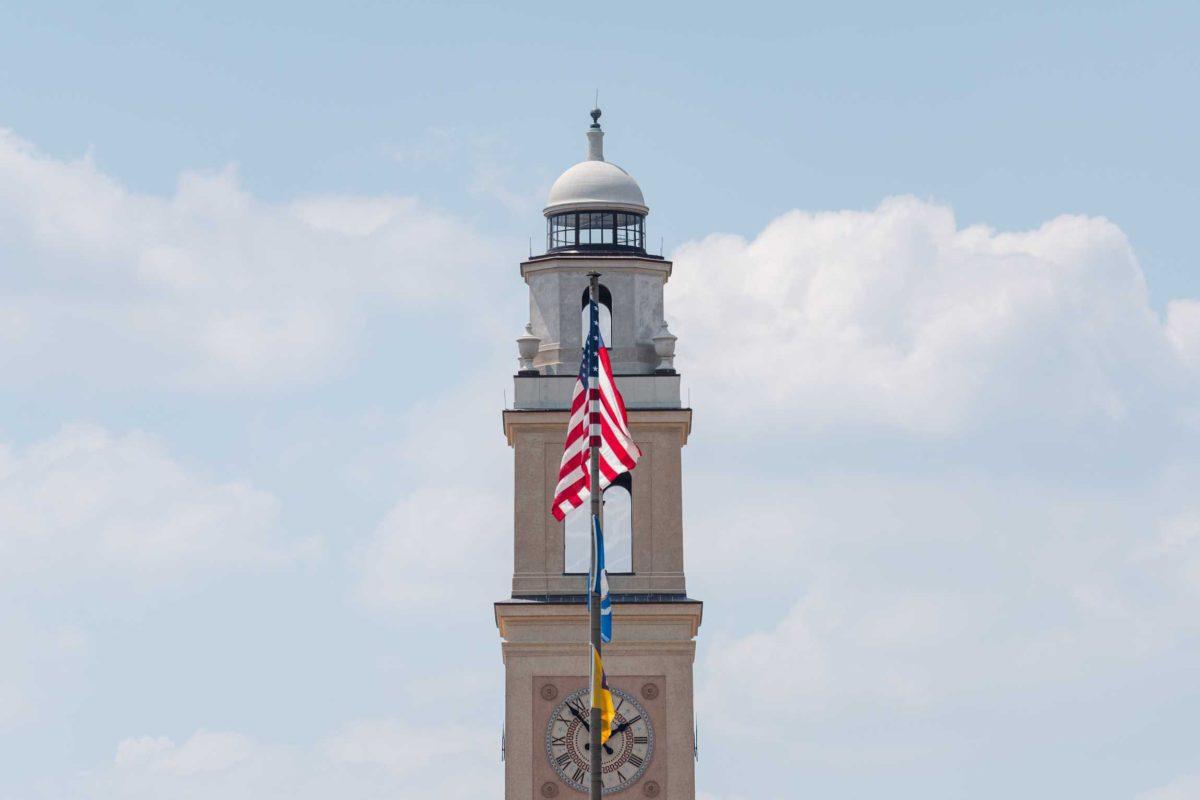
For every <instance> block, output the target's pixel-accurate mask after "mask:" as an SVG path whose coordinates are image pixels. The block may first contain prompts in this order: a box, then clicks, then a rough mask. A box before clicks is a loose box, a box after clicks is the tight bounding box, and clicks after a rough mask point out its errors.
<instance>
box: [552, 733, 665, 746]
mask: <svg viewBox="0 0 1200 800" xmlns="http://www.w3.org/2000/svg"><path fill="white" fill-rule="evenodd" d="M642 738H645V737H642ZM550 746H551V747H560V746H561V747H566V746H567V737H566V735H563V736H554V737H551V739H550Z"/></svg>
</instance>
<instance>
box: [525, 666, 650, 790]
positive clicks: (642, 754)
mask: <svg viewBox="0 0 1200 800" xmlns="http://www.w3.org/2000/svg"><path fill="white" fill-rule="evenodd" d="M612 695H613V705H614V706H615V708H616V712H617V714H616V717H615V718H614V719H613V723H612V731H613V732H612V736H610V737H609V739H608V741H607V742H606V743H605V746H604V747H603V749H602V751H601V755H600V758H601V762H600V764H601V771H600V780H601V782H602V783H603V785H604V793H605V794H611V793H613V792H619V791H621V790H622V789H626V788H628V787H629V786H631V785H633V783H634V782H636V781H637V779H638V778H640V777H642V773H643V772H645V771H646V767H647V766H649V764H650V757H651V756H652V755H654V726H653V725H652V724H651V723H650V715H649V714H647V713H646V709H644V708H642V704H641V703H639V702H638V701H637V700H635V699H634V698H633V697H632V696H631V695H628V694H626V693H625V692H622V691H621V690H620V689H613V690H612ZM590 712H591V694H590V693H589V691H588V690H587V689H586V688H584V689H580V690H578V691H576V692H572V693H571V694H569V695H567V696H566V698H564V699H563V701H562V702H561V703H559V704H558V705H557V706H556V707H555V708H554V711H553V712H552V713H551V715H550V721H549V722H548V723H546V755H547V756H548V757H549V758H550V766H552V767H554V771H555V772H557V773H558V777H559V778H561V779H562V781H563V783H565V784H567V785H568V786H570V787H571V788H572V789H577V790H579V791H581V792H586V791H588V790H589V789H590V788H591V772H592V769H591V767H592V759H591V731H590V730H589V728H588V719H589V717H588V715H589V713H590Z"/></svg>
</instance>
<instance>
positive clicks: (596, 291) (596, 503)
mask: <svg viewBox="0 0 1200 800" xmlns="http://www.w3.org/2000/svg"><path fill="white" fill-rule="evenodd" d="M588 291H589V293H590V296H591V304H590V306H589V307H588V317H589V321H590V322H591V324H589V325H588V335H589V336H591V335H592V328H593V325H594V324H595V319H596V314H597V309H598V305H599V303H600V273H598V272H589V273H588ZM597 347H598V344H597ZM599 360H600V353H599V352H598V351H597V352H595V353H594V354H593V356H592V363H591V364H590V365H589V370H588V372H589V375H588V412H589V413H588V426H589V429H588V436H589V437H590V438H589V439H588V442H589V446H590V450H591V456H592V463H591V467H590V470H591V472H590V483H589V486H590V489H591V493H592V496H591V500H592V525H593V526H595V525H596V524H598V523H599V520H600V508H601V497H600V494H601V493H600V441H599V440H600V436H601V433H600V430H599V426H600V398H599V396H598V395H599V393H600V389H599V384H600V381H599V377H598V373H599V368H598V364H599ZM590 538H591V540H592V568H591V570H590V572H589V573H588V574H589V575H591V576H592V577H591V578H589V581H588V582H589V586H588V593H589V602H588V623H589V625H590V627H591V642H592V647H594V648H595V649H596V654H597V655H599V654H600V592H599V587H598V585H597V584H598V583H599V581H598V580H597V575H596V573H597V567H598V564H599V562H598V561H597V558H598V554H597V553H596V534H595V528H594V527H593V529H592V535H591V537H590ZM588 656H589V658H588V660H589V662H591V663H592V665H593V666H592V667H591V671H594V670H595V666H594V664H595V658H593V657H591V654H590V653H589V654H588ZM595 681H596V677H595V676H593V678H592V682H591V686H593V687H595V685H596V684H595ZM591 694H592V708H591V713H590V715H589V717H590V721H591V725H590V732H591V734H592V742H591V757H592V765H591V772H592V786H591V789H592V791H591V800H601V798H600V795H601V793H602V791H603V787H604V784H603V783H602V781H601V774H600V770H601V759H600V709H599V707H598V706H597V705H596V696H595V694H596V693H595V690H594V688H593V690H592V693H591Z"/></svg>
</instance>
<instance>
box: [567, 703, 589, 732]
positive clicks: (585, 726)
mask: <svg viewBox="0 0 1200 800" xmlns="http://www.w3.org/2000/svg"><path fill="white" fill-rule="evenodd" d="M567 708H569V709H571V716H572V717H574V718H575V719H577V720H579V722H580V723H581V724H582V725H583V729H584V730H585V731H590V730H591V729H592V726H591V725H588V722H587V720H586V719H584V718H583V714H580V713H579V712H578V711H576V710H575V706H573V705H571V704H570V703H568V704H567Z"/></svg>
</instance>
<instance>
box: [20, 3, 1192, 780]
mask: <svg viewBox="0 0 1200 800" xmlns="http://www.w3.org/2000/svg"><path fill="white" fill-rule="evenodd" d="M1198 17H1200V15H1198V14H1197V11H1196V9H1195V8H1194V7H1192V6H1189V5H1186V4H1182V3H1181V4H1169V3H1144V4H1137V5H1132V4H1130V5H1121V4H1109V5H1104V4H1094V3H1093V4H1056V6H1055V7H1054V8H1052V9H1047V8H1045V7H1044V4H1019V3H1009V4H1005V5H1003V6H999V5H998V6H995V7H992V8H986V7H983V6H980V5H968V4H961V3H959V4H949V3H947V4H908V5H905V6H896V5H894V4H893V5H882V4H870V3H859V4H841V5H838V6H836V7H835V6H819V7H804V6H797V5H785V4H779V5H777V6H776V5H770V4H747V3H741V4H725V5H711V4H686V5H683V4H656V5H654V6H653V7H651V8H634V7H629V8H627V9H618V8H611V9H605V10H603V11H602V12H597V13H596V14H595V15H593V17H592V18H589V17H583V16H580V15H578V14H577V13H576V12H575V9H574V7H568V6H561V5H560V6H557V7H534V6H527V5H518V4H506V5H497V4H473V5H465V4H458V5H453V4H441V3H439V4H433V3H430V4H410V5H404V6H401V5H390V4H340V5H339V6H337V7H334V6H328V7H315V6H302V5H298V4H288V5H278V6H276V5H269V4H258V5H255V6H254V7H253V8H246V7H243V6H242V5H235V4H228V5H222V4H217V3H207V4H203V5H202V6H201V5H194V4H192V5H185V4H165V3H155V4H124V5H122V6H120V7H119V8H113V7H111V4H108V5H106V4H98V3H97V4H73V5H68V4H52V3H43V4H37V5H36V6H35V5H32V4H23V5H17V4H0V18H2V19H4V24H3V25H2V26H0V128H4V129H6V133H4V134H3V136H0V364H2V365H3V368H4V370H5V374H6V375H7V379H6V381H5V384H6V392H5V393H3V396H0V561H3V564H2V565H0V586H2V587H3V588H0V603H2V604H3V607H4V608H5V609H6V610H7V613H6V614H5V615H4V617H3V618H0V650H2V651H3V652H5V653H8V654H12V655H11V656H10V657H9V658H7V659H5V663H4V664H3V665H0V752H4V753H6V757H5V758H4V759H2V760H0V761H3V763H4V768H3V770H0V798H4V799H5V800H9V799H10V798H22V800H24V799H25V798H66V797H80V798H84V797H86V798H131V799H133V798H144V797H164V796H170V797H194V798H218V797H219V798H235V797H243V796H244V797H254V798H264V797H274V796H281V797H282V796H288V797H310V796H311V797H330V796H338V797H372V796H378V795H380V794H385V793H386V794H388V795H389V796H394V797H429V796H460V795H466V794H468V793H472V792H474V793H480V792H486V793H490V794H491V795H492V796H496V795H497V793H498V791H499V790H498V786H499V778H500V774H501V773H500V764H499V761H498V758H497V755H498V753H497V751H498V746H497V740H498V736H499V725H500V718H501V709H500V702H499V701H500V688H501V663H500V659H499V646H498V639H497V636H496V633H495V629H494V626H493V624H492V619H491V608H490V602H491V600H493V599H496V598H497V597H500V596H501V595H503V593H504V592H505V590H506V584H507V580H508V574H507V572H508V569H509V567H508V558H509V549H508V548H509V546H510V538H509V537H510V535H511V530H510V528H511V523H510V519H511V516H510V515H511V511H510V503H511V497H510V492H511V489H510V480H511V472H510V470H511V466H510V463H509V459H510V453H509V452H508V451H507V450H506V449H505V447H504V442H503V439H502V437H501V435H500V431H499V423H498V412H499V410H500V408H501V405H502V403H503V402H504V392H505V391H506V390H507V391H511V390H510V389H509V383H508V376H509V375H510V373H511V371H512V369H513V359H514V358H515V347H514V345H513V339H514V337H515V336H516V335H517V334H518V333H519V332H520V329H521V326H522V325H523V324H524V322H525V314H526V311H525V308H526V306H525V302H526V301H525V296H524V291H523V286H522V285H521V282H520V279H519V275H518V272H517V269H516V265H517V262H518V261H519V260H520V258H521V257H522V256H523V255H524V254H525V252H526V250H527V247H528V239H529V237H533V241H534V244H535V246H536V245H537V243H538V241H539V239H540V238H541V236H542V235H543V223H542V220H541V215H540V208H541V203H542V198H543V197H544V194H545V191H546V190H547V188H548V187H549V185H550V183H551V182H552V181H553V179H554V178H555V177H556V176H557V175H558V173H559V172H561V171H562V170H563V169H565V168H566V167H567V166H569V165H570V164H571V163H573V162H574V161H576V160H577V159H578V158H580V157H581V155H582V152H583V136H582V133H583V130H584V128H585V126H586V124H587V122H588V120H587V117H586V112H587V110H588V108H589V107H590V105H591V100H592V95H593V92H594V91H595V90H597V89H598V90H599V92H600V99H601V105H602V106H603V108H604V118H603V122H604V124H605V130H606V132H607V141H606V153H607V154H608V155H609V157H610V158H611V159H612V160H614V161H616V162H617V163H619V164H621V165H622V166H624V167H626V168H627V169H628V170H629V171H630V172H631V173H632V174H634V175H635V176H636V177H637V178H638V180H639V181H640V183H641V185H642V188H643V190H644V192H645V194H646V197H647V201H648V202H649V204H650V206H651V208H652V216H651V218H650V222H649V238H650V240H651V242H656V241H657V240H658V238H659V237H661V238H662V240H663V241H664V243H665V251H666V253H667V254H668V255H670V256H672V257H673V258H674V259H675V261H676V272H675V276H674V277H673V279H672V282H671V283H670V284H669V285H668V289H667V292H668V294H667V304H668V312H667V313H668V318H669V319H670V320H671V323H672V326H673V328H674V329H675V331H676V333H678V334H679V336H680V341H679V352H680V366H681V369H682V371H683V374H684V381H685V391H691V393H692V402H693V404H694V406H695V407H696V415H697V417H696V419H697V426H696V430H695V434H694V436H693V439H692V442H691V444H690V445H689V447H688V450H687V454H686V461H685V470H686V473H685V474H686V479H687V481H688V484H687V486H686V490H685V505H686V511H685V513H686V516H687V529H686V536H687V540H688V570H689V581H690V583H689V586H690V590H691V592H692V593H693V594H694V595H695V596H697V597H700V598H702V599H704V600H705V601H706V603H707V605H706V617H705V627H704V628H703V629H702V635H701V639H700V653H699V656H698V659H697V687H698V698H697V707H698V713H699V718H700V724H701V734H702V741H703V750H702V754H701V759H700V761H699V764H698V770H699V771H698V776H699V786H700V788H701V792H702V794H701V796H702V797H704V798H705V799H706V800H738V798H742V797H764V798H775V797H779V798H784V797H794V796H795V794H796V790H795V788H794V787H795V786H796V785H797V783H796V782H798V783H799V785H800V786H801V787H802V788H803V789H804V791H805V792H806V793H809V794H819V795H821V796H825V797H861V796H864V795H867V794H873V793H877V792H879V791H881V790H884V789H886V791H887V792H888V793H889V794H890V795H892V796H896V797H900V798H907V797H914V798H915V797H921V798H931V797H934V798H956V797H962V796H966V795H970V796H975V797H996V798H1000V797H1005V798H1007V797H1011V796H1013V795H1015V794H1021V795H1025V796H1035V797H1043V796H1046V797H1048V796H1061V795H1064V794H1066V795H1073V796H1088V797H1097V798H1109V797H1111V798H1130V799H1135V798H1136V800H1169V799H1170V798H1185V797H1193V796H1196V795H1197V794H1200V772H1198V771H1197V766H1196V765H1197V763H1200V757H1198V754H1197V752H1196V750H1195V747H1194V745H1192V744H1191V743H1190V740H1191V739H1193V738H1194V736H1191V735H1190V734H1191V733H1192V731H1193V729H1194V720H1195V718H1196V715H1197V713H1198V712H1200V693H1198V692H1197V689H1196V682H1195V680H1194V675H1195V674H1196V671H1197V669H1200V644H1198V643H1200V628H1198V627H1197V624H1196V622H1195V620H1197V619H1200V614H1198V613H1197V612H1198V611H1200V504H1197V502H1196V500H1195V497H1197V496H1200V493H1197V492H1196V486H1197V481H1198V479H1200V459H1197V457H1196V453H1197V452H1200V448H1198V447H1197V445H1200V435H1198V433H1200V431H1198V425H1200V423H1198V420H1200V303H1198V302H1197V298H1200V280H1198V279H1197V277H1196V272H1195V269H1194V264H1195V257H1194V254H1193V251H1194V244H1193V243H1194V239H1195V237H1194V234H1193V231H1194V228H1195V226H1194V222H1193V218H1194V217H1195V215H1196V213H1197V208H1198V205H1200V204H1198V202H1197V200H1198V198H1197V188H1196V187H1197V186H1198V185H1200V174H1198V171H1200V167H1198V159H1197V158H1196V157H1195V153H1194V149H1195V148H1194V143H1195V142H1196V141H1197V140H1198V138H1200V130H1198V128H1200V124H1198V121H1200V113H1198V112H1197V110H1196V106H1195V103H1194V102H1191V98H1192V97H1194V96H1195V95H1196V92H1197V84H1198V80H1197V79H1198V77H1200V75H1198V73H1200V65H1198V64H1197V55H1196V50H1195V46H1194V42H1195V40H1196V37H1197V33H1200V31H1198V28H1200V25H1198V24H1197V23H1198ZM467 453H470V459H471V460H470V464H471V470H470V474H471V476H472V477H475V478H476V479H477V480H476V482H475V483H472V482H470V481H467V480H466V479H465V477H464V475H465V472H466V470H464V463H465V462H464V459H465V458H466V455H465V454H467ZM478 476H483V477H481V478H480V477H478ZM721 493H723V494H725V495H726V496H727V500H726V502H723V503H722V504H721V506H720V508H715V507H709V506H708V505H706V504H705V502H704V498H706V497H712V496H717V495H719V494H721ZM466 496H469V497H471V498H472V502H470V503H463V502H462V498H463V497H466ZM430 531H437V532H438V534H439V535H438V536H436V537H430V535H429V532H430ZM481 531H484V532H486V535H480V532H481ZM464 554H467V555H464ZM762 687H769V690H763V689H762ZM430 741H435V742H437V744H436V745H430V744H429V742H430ZM781 764H787V765H789V767H790V768H789V769H788V770H783V769H781V768H780V765H781Z"/></svg>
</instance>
